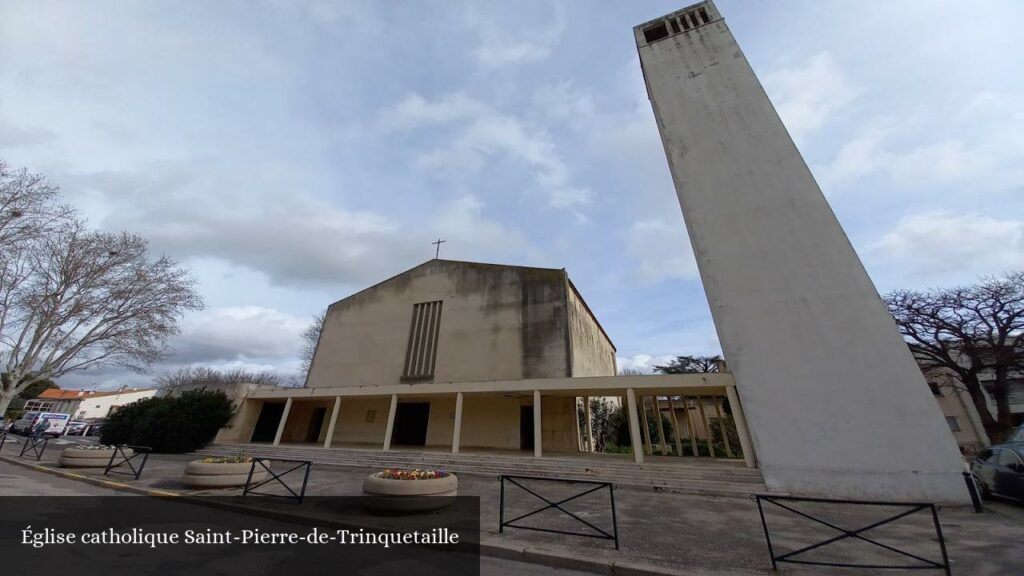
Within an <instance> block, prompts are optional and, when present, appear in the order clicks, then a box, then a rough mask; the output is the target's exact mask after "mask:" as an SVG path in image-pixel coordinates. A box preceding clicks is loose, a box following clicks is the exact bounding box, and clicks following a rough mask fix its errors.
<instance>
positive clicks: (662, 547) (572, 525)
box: [0, 444, 1024, 576]
mask: <svg viewBox="0 0 1024 576" xmlns="http://www.w3.org/2000/svg"><path fill="white" fill-rule="evenodd" d="M18 449H19V448H18V447H17V446H16V445H10V444H9V445H8V446H6V447H5V448H4V449H3V452H2V454H0V456H2V457H5V458H7V459H13V460H23V461H29V462H31V460H30V459H27V458H22V459H19V458H17V450H18ZM58 453H59V449H57V447H56V446H54V447H53V448H51V449H49V450H47V452H46V453H45V455H44V457H43V459H42V460H41V462H40V463H39V464H41V465H43V466H45V467H47V468H56V457H57V455H58ZM194 458H195V456H189V455H154V456H152V457H151V458H150V460H149V462H148V463H147V464H146V468H145V471H144V474H143V477H142V479H140V480H138V481H136V480H132V479H130V478H127V477H115V478H113V479H114V480H116V481H117V482H121V483H124V484H127V485H131V486H133V487H136V488H140V489H148V490H157V491H163V492H174V493H181V494H196V495H205V494H210V495H213V494H216V495H237V494H240V490H212V491H188V490H186V489H185V488H184V487H183V486H182V485H181V484H180V482H179V480H178V478H179V477H180V474H181V472H182V469H183V468H184V465H185V463H186V462H188V461H190V460H192V459H194ZM274 468H275V469H276V470H281V469H282V467H281V465H275V466H274ZM0 470H2V471H0V475H2V477H3V478H2V479H3V483H2V484H0V486H3V488H0V493H14V494H31V493H33V490H35V489H36V487H37V486H39V485H38V484H36V483H35V482H29V483H26V482H24V481H19V480H17V479H18V478H21V477H24V476H25V475H26V474H29V473H31V474H42V473H40V472H34V471H31V470H28V469H25V468H22V467H18V466H13V465H8V464H4V465H3V468H2V469H0ZM374 471H375V469H370V468H351V467H335V466H323V465H315V466H314V467H313V469H312V472H311V474H310V479H309V486H308V490H307V494H308V495H310V496H351V495H358V494H360V492H361V485H362V480H363V478H364V477H365V476H366V475H367V474H370V473H372V472H374ZM76 473H78V474H81V475H83V476H85V477H88V478H93V479H97V480H98V479H100V478H101V477H102V470H99V471H76ZM459 480H460V482H459V492H460V494H461V495H470V496H479V497H480V501H481V524H482V531H483V533H482V543H483V545H484V547H485V549H486V548H487V547H488V546H492V547H494V548H500V549H504V550H523V551H525V552H526V553H528V554H541V555H545V556H546V557H548V558H551V557H560V558H564V559H565V563H562V564H561V565H562V566H574V565H575V566H584V565H583V564H579V562H588V563H591V565H590V567H591V568H592V569H593V568H594V566H596V565H597V564H603V565H606V566H611V565H619V566H620V567H622V566H624V565H628V566H630V567H633V568H645V569H649V570H652V571H660V572H670V573H671V572H674V573H682V574H708V575H715V574H719V575H733V574H734V575H743V574H766V573H771V571H770V563H769V558H768V553H767V548H766V545H765V539H764V532H763V530H762V526H761V521H760V518H759V515H758V511H757V505H756V503H755V502H754V501H752V500H751V499H749V498H735V497H710V496H698V495H693V494H683V493H678V492H671V491H658V490H654V489H642V488H628V487H619V488H617V489H616V490H615V504H616V512H617V521H618V528H619V535H620V543H621V549H620V550H618V551H616V550H615V549H614V545H613V544H612V542H610V541H607V540H599V539H594V538H585V537H575V536H566V535H555V534H550V533H544V532H533V531H526V530H516V529H506V530H505V532H504V533H499V532H498V524H499V497H500V485H499V481H498V479H497V478H496V477H491V476H477V475H468V474H465V475H461V476H460V479H459ZM292 481H294V482H301V478H298V477H297V478H294V479H292ZM67 482H71V483H74V484H81V485H82V486H88V485H87V484H85V483H84V482H82V481H81V480H78V481H75V480H65V481H63V482H62V485H66V483H67ZM527 487H529V488H531V489H533V490H537V491H539V492H540V493H542V494H543V495H544V496H546V497H547V498H549V499H554V500H558V499H561V498H565V497H568V496H570V495H572V494H575V493H576V492H579V491H580V488H579V487H576V486H573V487H564V486H550V485H547V484H546V483H541V484H527ZM89 489H95V488H94V487H91V486H90V487H89V488H83V490H89ZM85 493H89V492H85ZM263 502H265V503H266V506H269V507H272V508H273V509H274V510H277V511H281V512H285V513H288V514H296V515H302V516H304V517H306V518H308V519H322V518H329V516H330V511H329V510H324V509H322V508H318V507H317V505H315V504H309V503H307V504H303V505H302V506H297V505H295V504H294V503H291V502H288V501H284V500H276V499H275V500H274V501H272V502H271V501H268V499H263V500H261V503H263ZM539 506H543V502H541V501H540V500H538V499H536V498H535V497H533V496H531V495H529V494H528V493H526V492H524V491H523V490H521V489H519V488H517V487H514V486H510V485H506V507H507V509H506V516H505V517H506V519H509V518H511V517H514V516H516V515H519V514H523V513H526V512H529V511H530V510H532V509H535V508H537V507H539ZM986 507H987V509H986V511H985V512H983V513H981V514H976V513H974V512H973V511H972V510H971V509H969V508H960V507H952V508H942V509H941V510H940V511H939V518H940V521H941V525H942V530H943V533H944V535H945V540H946V544H947V547H948V553H949V557H950V562H951V565H952V567H953V570H952V571H953V574H963V575H970V576H985V575H993V576H995V575H1006V574H1018V573H1022V569H1021V567H1022V566H1024V546H1021V544H1020V543H1021V542H1022V541H1024V506H1020V505H1017V504H1012V503H1004V502H989V503H987V505H986ZM565 508H566V509H567V510H569V511H571V512H573V513H574V514H576V515H577V516H579V517H580V518H582V519H584V520H586V521H588V522H590V523H591V524H594V525H595V526H597V527H599V528H603V529H606V530H610V528H611V526H612V524H611V517H610V514H609V505H608V492H607V490H599V491H597V492H595V493H593V494H590V495H588V496H586V497H583V498H580V499H576V500H572V501H571V502H569V503H567V504H566V505H565ZM799 509H800V510H802V511H805V512H808V513H811V514H812V515H815V516H818V517H821V518H824V519H826V520H827V521H829V522H831V523H833V524H835V525H839V526H844V527H848V528H855V527H860V526H864V525H867V524H870V523H871V522H873V521H877V520H881V519H883V518H885V517H886V516H891V515H893V514H895V513H897V512H898V511H899V510H889V509H876V510H868V511H865V510H853V511H848V510H843V509H839V508H837V507H835V506H820V505H819V506H816V507H812V506H808V505H807V504H801V505H799ZM766 512H767V515H768V522H769V525H770V527H771V528H772V533H773V543H774V544H775V545H776V546H777V547H778V549H779V550H792V549H795V548H797V547H800V546H802V545H807V544H811V543H814V542H817V541H820V540H823V539H825V538H828V537H831V536H835V535H837V534H838V533H837V532H835V531H834V530H832V529H830V528H827V527H825V526H823V525H821V524H815V523H813V522H811V521H808V520H806V519H802V518H800V517H798V516H796V515H794V514H790V513H787V512H785V511H783V510H781V509H778V508H777V507H774V506H767V507H766ZM527 522H529V523H532V524H533V525H536V526H542V527H546V528H556V529H571V530H582V531H586V530H588V529H587V528H586V527H584V526H583V525H581V524H579V523H577V522H575V521H573V520H572V519H570V518H569V517H568V516H566V515H564V514H559V513H558V512H557V511H554V510H548V511H545V512H543V513H541V514H537V515H535V516H533V517H531V518H530V519H528V520H527ZM864 535H865V536H868V537H870V538H872V539H874V540H876V541H878V542H881V543H883V544H889V545H894V546H897V547H898V548H900V549H903V550H905V551H907V552H910V553H913V554H917V555H919V556H922V557H925V558H930V559H935V560H940V559H941V554H940V551H939V547H938V543H937V541H936V540H935V538H934V530H933V528H932V519H931V516H930V514H925V513H921V512H918V513H916V514H913V515H911V516H908V517H906V518H904V519H901V520H899V521H898V522H897V523H895V524H892V525H887V526H884V527H882V528H879V529H875V530H872V531H871V532H866V533H865V534H864ZM816 553H817V554H818V555H817V556H814V557H810V556H809V557H808V558H807V559H814V560H829V561H843V560H850V559H853V558H856V560H857V561H860V562H864V561H873V562H878V563H894V562H901V561H907V560H908V559H907V558H906V557H899V556H894V555H893V554H892V553H891V552H887V551H885V550H883V549H881V548H878V547H874V546H871V545H870V544H867V543H865V542H857V541H851V540H850V539H847V540H846V541H844V542H842V543H840V544H838V545H833V546H830V547H828V548H826V549H822V550H820V551H818V552H816ZM573 562H576V564H574V563H573ZM780 573H782V574H785V573H790V574H822V573H824V572H822V571H821V569H820V568H819V569H816V568H814V567H801V566H798V565H792V564H787V565H783V566H782V567H781V569H780ZM827 573H828V574H839V575H841V574H851V575H852V574H874V573H877V574H892V572H890V571H876V570H863V569H861V570H848V569H840V568H829V569H828V572H827Z"/></svg>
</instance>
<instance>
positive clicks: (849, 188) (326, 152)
mask: <svg viewBox="0 0 1024 576" xmlns="http://www.w3.org/2000/svg"><path fill="white" fill-rule="evenodd" d="M685 4H686V2H678V1H674V2H662V1H653V0H652V1H647V2H596V1H594V2H573V1H562V2H557V1H556V2H551V1H547V0H545V1H533V2H526V1H522V0H518V1H515V2H512V1H506V2H481V1H478V0H472V1H468V0H467V1H462V2H460V1H454V0H450V1H445V2H442V1H436V2H432V3H426V2H401V1H394V2H386V3H385V2H372V1H370V0H362V1H351V2H340V1H339V2H334V1H322V2H321V1H318V0H308V1H307V0H265V1H240V0H239V1H229V0H224V1H218V2H187V3H182V2H171V1H159V2H145V1H136V2H102V1H90V2H85V1H77V2H56V1H45V0H25V1H14V0H0V157H2V158H4V159H6V160H7V161H8V162H9V163H10V164H11V165H13V166H25V167H28V168H29V169H30V170H32V171H37V172H42V173H45V174H47V175H48V176H49V177H50V179H51V180H52V181H53V182H54V183H56V184H59V185H60V186H61V188H62V190H63V193H64V194H65V196H66V197H67V198H68V199H69V200H71V201H72V202H73V203H75V204H76V205H78V206H79V207H80V208H81V209H82V210H83V211H84V213H85V214H86V215H87V216H88V218H89V220H90V221H91V223H92V224H93V225H94V226H96V227H98V228H103V229H108V230H130V231H133V232H138V233H141V234H143V235H145V236H146V237H148V238H149V239H150V240H151V242H152V245H153V248H154V250H156V251H158V252H164V253H166V254H168V255H171V256H173V257H175V258H176V259H178V260H179V261H181V262H182V263H183V264H185V265H187V266H188V267H189V268H190V269H192V270H193V271H194V274H195V277H196V278H197V280H198V281H199V283H200V287H201V291H202V293H203V295H204V297H205V300H206V303H207V308H206V310H205V311H203V312H201V313H197V314H194V315H190V316H188V317H187V318H185V319H184V321H183V324H182V335H181V337H180V338H179V339H178V340H176V341H175V342H174V353H173V354H172V355H171V356H170V357H169V358H168V360H167V362H166V363H165V364H162V365H160V366H157V367H155V371H157V372H159V371H162V370H166V369H168V368H173V367H176V366H182V365H190V364H203V365H209V366H214V367H227V366H232V367H233V366H246V367H254V368H272V369H275V370H279V371H281V372H282V373H290V372H292V371H294V370H295V368H296V366H297V364H298V361H297V358H296V357H297V353H298V349H299V347H300V339H299V333H300V332H301V331H302V329H303V328H304V327H305V326H306V325H307V324H308V321H309V318H310V316H311V315H313V314H315V313H317V312H318V311H319V310H321V309H323V308H324V307H326V305H327V304H329V303H330V302H332V301H334V300H337V299H339V298H342V297H344V296H346V295H348V294H350V293H352V292H354V291H356V290H359V289H361V288H363V287H366V286H367V285H370V284H372V283H375V282H377V281H379V280H382V279H384V278H386V277H388V276H391V275H393V274H395V273H398V272H401V271H402V270H405V269H407V268H409V267H412V266H414V265H416V264H418V263H420V262H422V261H424V260H427V259H429V258H431V257H432V256H433V250H434V247H433V246H432V245H431V244H430V242H431V241H433V240H434V239H436V238H438V237H441V238H444V239H445V240H447V243H446V244H444V245H443V247H442V257H445V258H451V259H462V260H475V261H484V262H498V263H508V264H521V265H529V266H546V267H555V268H561V267H565V268H566V269H567V270H568V271H569V274H570V275H571V277H572V278H573V279H574V282H575V283H576V285H577V286H578V287H579V288H580V290H581V292H582V293H583V295H584V296H585V297H586V299H587V301H588V303H589V304H590V306H591V308H592V309H593V310H594V311H595V313H596V314H597V316H598V318H599V319H600V320H601V322H602V323H603V325H604V326H605V328H606V329H607V331H608V333H609V334H610V335H611V337H612V339H613V341H614V342H615V344H616V345H617V347H618V350H619V356H620V358H619V363H620V367H637V368H640V369H648V368H649V367H650V365H651V364H652V363H657V362H658V361H660V360H662V359H664V358H665V357H668V356H671V355H675V354H689V353H717V352H718V351H719V347H718V342H717V339H716V336H715V331H714V326H713V325H712V323H711V318H710V313H709V311H708V307H707V303H706V300H705V297H704V294H703V291H702V289H701V285H700V280H699V278H698V276H697V272H696V265H695V262H694V260H693V256H692V254H691V252H690V248H689V244H688V241H687V239H686V233H685V230H684V228H683V221H682V215H681V213H680V211H679V207H678V204H677V201H676V198H675V194H674V191H673V188H672V183H671V180H670V177H669V173H668V167H667V164H666V161H665V157H664V153H663V151H662V148H661V144H660V141H659V138H658V133H657V129H656V126H655V123H654V118H653V114H652V113H651V108H650V105H649V103H648V102H647V99H646V95H645V91H644V85H643V80H642V77H641V74H640V68H639V63H638V60H637V55H636V47H635V45H634V42H633V37H632V32H631V28H632V26H633V25H635V24H638V23H640V22H644V21H647V20H649V19H652V18H654V17H657V16H660V15H662V14H665V13H668V12H671V11H673V10H675V9H678V8H681V7H683V6H684V5H685ZM717 4H718V6H719V9H720V10H721V11H722V13H723V14H724V15H725V17H726V20H727V22H728V23H729V26H730V28H731V29H732V30H733V33H734V34H735V35H736V37H737V38H738V40H739V42H740V45H741V46H742V47H743V49H744V51H745V52H746V55H747V58H748V59H749V60H750V62H751V64H752V65H753V67H754V69H755V71H756V72H757V73H758V75H759V76H760V78H761V80H762V82H763V83H764V85H765V87H766V89H767V90H768V93H769V95H770V96H771V97H772V100H773V102H774V103H775V105H776V107H777V108H778V110H779V112H780V114H781V115H782V117H783V120H784V121H785V123H786V125H787V127H788V128H789V130H790V132H791V133H792V134H793V137H794V138H795V139H796V141H797V143H798V145H799V147H800V149H801V151H802V152H803V154H804V157H805V159H806V160H807V163H808V164H809V165H810V166H811V169H812V170H813V172H814V174H815V176H816V177H817V179H818V182H819V183H820V184H821V186H822V189H823V190H824V192H825V194H826V195H827V196H828V198H829V200H830V202H831V204H832V206H833V208H834V209H835V211H836V213H837V215H838V217H839V220H840V221H841V222H842V224H843V225H844V226H845V228H846V231H847V233H848V234H849V236H850V239H851V240H852V242H853V244H854V246H855V247H856V248H857V250H858V252H859V253H860V255H861V257H862V258H863V259H864V261H865V264H866V266H867V268H868V271H869V272H870V273H871V275H872V278H873V279H874V280H875V282H876V284H877V285H878V287H879V289H880V290H882V291H886V290H890V289H893V288H897V287H928V286H944V285H950V284H955V283H959V282H970V281H972V280H973V279H974V278H976V277H977V276H978V275H979V274H990V273H1000V272H1003V271H1006V270H1009V269H1013V268H1016V269H1020V268H1024V112H1022V110H1021V107H1020V103H1021V102H1022V101H1024V74H1022V71H1024V36H1022V35H1021V34H1020V25H1021V23H1022V22H1024V3H1021V2H1018V1H1013V0H1004V1H998V0H992V1H989V2H985V3H980V4H977V5H973V6H972V7H965V6H964V5H963V3H962V2H953V1H950V2H943V1H930V2H924V1H920V0H907V1H902V2H901V1H889V2H884V3H876V4H867V3H864V2H852V1H842V2H840V1H838V0H836V1H832V2H821V1H819V0H815V1H808V2H799V1H781V0H780V1H776V2H768V1H756V2H755V1H752V0H751V1H739V0H731V1H730V0H719V1H718V2H717ZM148 381H149V377H147V376H138V375H134V374H126V373H122V372H118V371H110V370H106V371H104V370H101V371H96V372H87V373H84V374H79V375H77V376H74V377H70V378H66V379H65V381H63V382H62V384H63V385H65V386H87V387H111V386H117V385H121V384H129V385H132V384H134V385H138V384H146V383H148Z"/></svg>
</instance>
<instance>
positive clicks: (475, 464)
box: [203, 447, 762, 483]
mask: <svg viewBox="0 0 1024 576" xmlns="http://www.w3.org/2000/svg"><path fill="white" fill-rule="evenodd" d="M231 452H232V450H231V449H226V450H222V449H220V448H219V447H214V448H211V449H208V450H206V451H204V452H203V453H205V454H214V453H216V454H227V453H231ZM247 453H250V454H257V453H258V454H259V455H264V456H277V457H280V458H295V459H303V460H307V459H308V460H313V461H316V462H323V463H334V464H338V465H351V466H367V467H373V466H392V467H393V466H400V465H429V466H437V467H447V468H451V467H453V466H459V467H464V468H467V469H475V468H480V469H499V470H510V471H529V470H534V469H538V468H544V469H548V470H552V471H555V470H561V471H564V472H584V473H596V474H602V473H608V474H624V475H629V474H637V473H640V474H644V473H660V474H662V475H667V476H669V477H675V478H695V479H699V478H706V479H717V478H720V477H729V478H733V479H736V480H739V481H744V482H757V483H760V482H761V481H762V480H761V476H760V474H759V473H758V471H757V470H752V469H747V468H724V469H723V468H718V469H713V468H701V467H699V466H696V465H689V466H678V467H673V466H670V465H669V466H665V465H663V466H659V467H647V466H642V467H641V466H637V465H635V464H632V465H606V464H605V463H601V462H593V461H579V462H578V461H559V460H541V461H537V460H533V459H526V458H523V459H518V460H514V461H505V462H494V461H487V460H486V459H483V460H477V459H474V460H469V459H462V458H459V457H458V456H456V455H451V456H440V455H438V456H434V455H430V454H408V453H406V454H402V453H392V452H388V453H380V454H374V455H366V454H338V453H334V451H302V450H293V449H280V448H278V449H273V448H268V449H264V448H257V449H254V450H247Z"/></svg>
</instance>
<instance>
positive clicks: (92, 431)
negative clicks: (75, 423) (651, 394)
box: [82, 422, 103, 436]
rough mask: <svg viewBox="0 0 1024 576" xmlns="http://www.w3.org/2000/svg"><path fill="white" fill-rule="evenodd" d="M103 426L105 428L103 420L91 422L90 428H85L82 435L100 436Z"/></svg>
mask: <svg viewBox="0 0 1024 576" xmlns="http://www.w3.org/2000/svg"><path fill="white" fill-rule="evenodd" d="M101 428H103V423H102V422H97V423H95V424H89V426H88V428H86V429H85V433H84V434H82V436H99V435H100V429H101Z"/></svg>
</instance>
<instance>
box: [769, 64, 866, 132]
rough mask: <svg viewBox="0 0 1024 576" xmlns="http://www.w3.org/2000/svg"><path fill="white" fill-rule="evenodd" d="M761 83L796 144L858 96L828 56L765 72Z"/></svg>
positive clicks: (844, 75)
mask: <svg viewBox="0 0 1024 576" xmlns="http://www.w3.org/2000/svg"><path fill="white" fill-rule="evenodd" d="M763 80H764V86H765V91H766V92H767V93H768V95H769V97H771V100H772V102H773V103H774V104H775V109H776V110H777V111H778V113H779V116H781V117H782V120H783V122H785V124H786V128H788V129H789V133H790V134H792V136H793V139H794V140H798V141H799V140H802V139H804V138H806V137H808V136H810V135H811V134H813V133H814V132H816V131H817V130H818V129H820V128H821V127H822V126H823V125H824V124H825V122H826V121H827V120H828V118H829V116H831V115H833V114H835V113H836V112H837V111H839V110H841V109H842V108H843V107H845V106H846V105H847V104H849V103H850V102H852V101H853V100H854V98H856V97H857V94H858V92H859V91H858V89H857V88H855V87H854V86H853V85H852V84H851V83H850V81H849V80H848V79H847V77H846V74H845V73H844V72H843V70H842V69H840V68H839V66H838V65H837V64H836V62H835V59H834V58H833V57H832V54H830V53H829V52H821V53H819V54H817V55H815V56H813V57H812V58H811V59H810V60H809V61H808V62H807V63H806V64H805V65H803V66H799V67H795V68H784V69H780V70H775V71H772V72H769V73H768V74H765V75H764V77H763Z"/></svg>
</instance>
